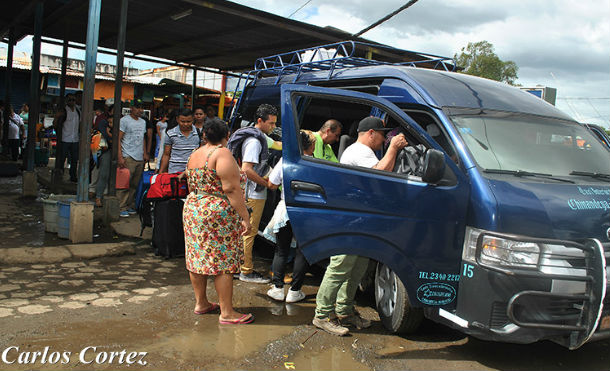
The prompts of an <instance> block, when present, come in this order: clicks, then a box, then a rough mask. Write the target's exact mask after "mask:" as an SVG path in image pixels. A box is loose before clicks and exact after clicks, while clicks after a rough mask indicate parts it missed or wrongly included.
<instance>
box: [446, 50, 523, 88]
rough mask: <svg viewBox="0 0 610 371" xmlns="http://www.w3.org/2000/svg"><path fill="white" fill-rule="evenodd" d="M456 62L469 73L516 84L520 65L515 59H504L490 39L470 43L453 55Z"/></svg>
mask: <svg viewBox="0 0 610 371" xmlns="http://www.w3.org/2000/svg"><path fill="white" fill-rule="evenodd" d="M453 58H454V59H455V63H456V64H457V65H458V66H459V67H461V68H463V69H464V70H463V71H462V72H464V73H466V74H468V75H474V76H480V77H485V78H487V79H491V80H496V81H502V82H506V83H508V84H510V85H514V84H515V81H516V80H517V71H518V70H519V67H517V64H516V63H515V62H513V61H503V60H501V59H500V57H498V55H497V54H496V53H495V51H494V46H493V45H492V44H491V43H490V42H489V41H485V40H483V41H479V42H476V43H468V46H466V47H465V48H462V50H461V52H460V53H459V54H456V55H454V56H453Z"/></svg>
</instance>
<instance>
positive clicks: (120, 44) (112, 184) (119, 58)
mask: <svg viewBox="0 0 610 371" xmlns="http://www.w3.org/2000/svg"><path fill="white" fill-rule="evenodd" d="M128 4H129V1H128V0H121V14H120V16H119V33H118V35H117V37H118V40H117V47H116V50H117V53H116V77H115V81H114V114H113V115H112V117H113V121H114V122H113V124H112V164H111V166H110V180H109V181H108V195H109V196H116V168H117V164H118V160H119V146H120V145H121V143H119V125H120V123H121V110H122V105H121V102H122V97H121V93H122V89H123V57H124V55H125V35H126V34H127V5H128Z"/></svg>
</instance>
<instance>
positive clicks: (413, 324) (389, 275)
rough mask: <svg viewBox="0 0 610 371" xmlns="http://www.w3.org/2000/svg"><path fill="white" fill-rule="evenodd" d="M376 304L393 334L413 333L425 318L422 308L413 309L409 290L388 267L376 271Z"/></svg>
mask: <svg viewBox="0 0 610 371" xmlns="http://www.w3.org/2000/svg"><path fill="white" fill-rule="evenodd" d="M375 304H377V312H379V318H381V322H382V323H383V325H384V326H385V328H387V329H388V330H389V331H391V332H392V333H403V334H407V333H413V332H415V331H416V330H417V328H418V327H419V325H420V324H421V322H422V320H423V318H424V311H423V309H422V308H413V307H412V306H411V302H410V301H409V296H408V295H407V290H406V289H405V286H404V285H403V283H402V281H401V280H400V278H398V276H397V275H396V274H395V273H394V272H393V271H392V270H391V269H390V268H388V266H387V265H385V264H382V263H379V264H377V269H376V270H375Z"/></svg>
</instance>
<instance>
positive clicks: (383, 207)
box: [231, 42, 610, 349]
mask: <svg viewBox="0 0 610 371" xmlns="http://www.w3.org/2000/svg"><path fill="white" fill-rule="evenodd" d="M359 47H362V45H356V43H353V42H342V43H337V44H333V45H327V46H324V49H325V50H329V49H330V50H335V51H336V52H335V54H334V55H332V56H331V57H329V58H326V59H322V60H317V61H310V62H303V61H302V55H303V54H302V53H303V52H304V50H300V51H296V52H294V53H287V54H283V55H277V56H272V57H267V58H261V59H259V60H258V61H257V65H256V67H257V68H256V69H255V70H254V71H252V72H251V73H250V74H249V75H248V77H247V81H246V84H245V88H244V89H243V91H242V94H241V96H240V101H239V103H238V105H237V106H236V108H235V109H234V111H233V114H232V120H231V122H232V125H233V128H234V129H235V128H237V127H239V126H240V125H244V124H247V122H248V121H251V120H252V117H253V113H254V111H255V110H256V107H257V106H258V105H259V104H261V103H271V104H274V105H276V106H278V107H279V108H281V117H280V122H281V127H282V142H283V150H282V152H283V153H282V156H283V171H284V187H285V190H284V191H285V199H286V205H287V208H288V214H289V216H290V220H291V223H292V228H293V231H294V234H295V238H296V240H297V241H298V243H299V245H300V247H301V248H302V250H303V253H304V255H305V256H306V258H307V259H308V261H309V262H310V263H313V262H317V261H320V260H322V259H325V258H328V257H330V256H333V255H337V254H355V255H361V256H366V257H369V258H370V259H371V262H372V264H371V268H372V269H371V275H372V278H373V281H374V288H375V301H376V305H377V309H378V312H379V315H380V318H381V320H382V322H383V324H384V326H385V327H386V328H387V329H389V330H390V331H392V332H403V333H405V332H413V331H416V329H417V327H418V325H419V323H420V322H421V321H422V319H423V318H424V317H426V318H428V319H431V320H433V321H437V322H441V323H444V324H446V325H448V326H451V327H453V328H457V329H459V330H461V331H463V332H465V333H467V334H470V335H473V336H475V337H477V338H481V339H488V340H496V341H505V342H514V343H531V342H535V341H539V340H543V339H549V340H552V341H555V342H557V343H559V344H561V345H563V346H566V347H568V348H570V349H576V348H578V347H580V346H581V345H583V344H584V343H586V342H588V341H593V340H598V339H602V338H609V337H610V295H609V292H608V286H609V282H608V280H609V278H608V277H609V276H610V272H609V268H608V264H607V261H608V260H609V259H610V151H609V150H608V148H606V147H604V146H603V145H602V144H601V143H600V142H599V141H598V140H597V138H595V137H594V136H593V134H592V133H591V132H590V131H588V130H587V129H586V128H585V127H583V126H582V125H580V124H578V123H577V122H576V121H575V120H574V119H572V118H571V117H570V116H568V115H566V114H565V113H563V112H561V111H560V110H558V109H557V108H555V107H554V106H552V105H550V104H548V103H546V102H545V101H543V100H541V99H539V98H536V97H534V96H533V95H531V94H529V93H527V92H524V91H521V90H519V89H517V88H514V87H511V86H508V85H506V84H503V83H499V82H495V81H490V80H487V79H483V78H478V77H473V76H469V75H464V74H460V73H456V72H450V71H444V70H439V69H449V68H446V67H448V66H451V65H450V63H449V61H447V60H432V61H431V60H427V61H425V62H422V64H426V65H427V66H429V67H430V66H432V67H436V69H433V68H415V67H416V66H417V64H418V63H417V62H414V63H408V64H407V65H396V64H389V63H385V62H376V61H371V60H367V59H364V58H360V57H355V56H354V53H353V50H356V49H357V48H359ZM365 47H366V45H365ZM374 47H375V48H378V47H379V46H374ZM370 115H374V116H377V117H380V118H382V119H383V120H384V121H385V122H386V126H388V127H393V128H395V130H394V133H398V132H402V133H404V134H405V136H406V138H407V140H408V142H409V144H410V145H411V146H414V147H415V146H418V145H421V146H419V148H424V150H423V151H422V152H423V153H422V155H423V157H422V158H423V159H424V171H423V173H421V174H405V173H399V172H384V171H378V170H373V169H368V168H361V167H354V166H347V165H342V164H337V163H333V162H328V161H324V160H320V159H315V158H312V157H308V156H304V155H303V153H302V149H301V148H300V147H299V141H298V136H297V134H298V131H299V130H301V129H309V130H313V131H317V130H318V129H319V128H320V126H321V125H322V123H323V122H324V121H326V120H327V119H329V118H334V119H337V120H339V121H340V122H342V124H343V131H342V134H343V135H342V138H341V141H340V142H339V143H337V144H336V145H335V148H334V149H335V151H336V153H337V154H338V156H340V153H341V152H342V150H343V149H344V148H345V146H347V145H348V144H349V143H351V142H353V141H354V140H355V135H356V134H355V125H357V123H358V121H360V120H361V119H362V118H364V117H366V116H370ZM422 146H423V147H422ZM379 155H380V156H381V155H382V153H380V154H379ZM261 227H262V228H264V226H261Z"/></svg>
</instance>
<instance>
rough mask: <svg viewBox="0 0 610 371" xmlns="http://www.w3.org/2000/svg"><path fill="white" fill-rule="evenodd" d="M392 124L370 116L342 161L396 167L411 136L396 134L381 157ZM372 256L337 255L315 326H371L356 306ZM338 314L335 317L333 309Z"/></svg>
mask: <svg viewBox="0 0 610 371" xmlns="http://www.w3.org/2000/svg"><path fill="white" fill-rule="evenodd" d="M390 130H392V128H386V127H385V126H384V124H383V121H382V120H381V119H380V118H377V117H372V116H370V117H366V118H364V119H362V120H361V121H360V123H359V124H358V139H357V140H356V142H355V143H354V144H352V145H351V146H349V147H347V148H346V149H345V151H344V152H343V154H342V155H341V160H340V162H341V163H342V164H347V165H354V166H362V167H366V168H373V169H379V170H385V171H392V169H393V168H394V162H395V161H396V155H398V153H399V152H400V151H401V150H402V149H403V148H404V147H406V146H407V144H408V143H407V140H406V139H405V136H404V135H403V134H402V133H401V134H398V135H396V136H394V137H393V138H392V140H391V141H390V146H389V147H388V150H387V151H386V153H385V155H384V156H383V158H382V159H381V160H379V159H378V158H377V156H376V155H375V152H374V151H377V150H380V149H381V147H382V146H383V143H384V141H385V135H386V133H387V132H388V131H390ZM368 264H369V258H367V257H363V256H358V255H335V256H333V257H331V258H330V264H329V265H328V267H327V268H326V273H325V274H324V278H323V279H322V283H321V284H320V288H319V289H318V294H317V296H316V311H315V316H314V318H313V321H312V323H313V324H314V326H316V327H318V328H321V329H322V330H324V331H326V332H329V333H331V334H333V335H339V336H343V335H347V334H348V332H349V329H348V328H347V326H354V327H356V328H357V329H363V328H367V327H369V326H370V325H371V321H369V320H367V319H364V318H362V317H360V315H359V314H358V312H356V310H355V309H354V297H355V296H356V290H357V289H358V285H359V284H360V281H361V280H362V277H363V276H364V274H365V273H366V269H367V267H368ZM333 312H334V313H335V314H336V318H331V315H332V313H333Z"/></svg>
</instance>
